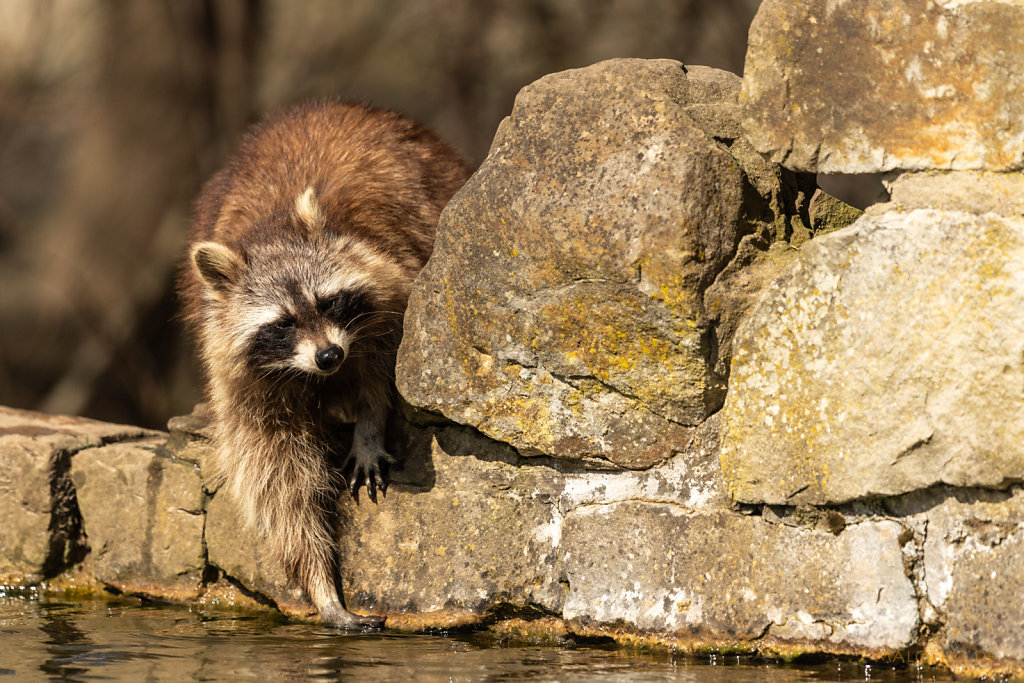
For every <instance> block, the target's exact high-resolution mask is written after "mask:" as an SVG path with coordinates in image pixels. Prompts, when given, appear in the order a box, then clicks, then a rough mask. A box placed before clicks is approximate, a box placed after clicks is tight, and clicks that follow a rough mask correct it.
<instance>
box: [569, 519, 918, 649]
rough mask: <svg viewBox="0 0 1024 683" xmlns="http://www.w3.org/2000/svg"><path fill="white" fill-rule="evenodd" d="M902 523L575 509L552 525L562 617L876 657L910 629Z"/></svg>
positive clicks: (904, 639) (913, 604)
mask: <svg viewBox="0 0 1024 683" xmlns="http://www.w3.org/2000/svg"><path fill="white" fill-rule="evenodd" d="M901 529H902V527H900V526H899V525H898V524H897V523H895V522H892V521H888V520H884V521H877V522H864V523H860V524H856V525H853V526H850V527H847V528H845V529H844V530H843V531H842V533H840V534H838V535H833V534H832V533H830V532H828V531H826V530H815V529H801V528H797V527H790V526H786V525H782V524H772V523H769V522H768V521H766V520H765V519H763V518H762V517H752V516H743V515H738V514H736V513H733V512H727V511H722V510H720V511H705V512H702V513H699V514H693V513H688V512H687V511H686V510H685V509H684V508H681V507H679V506H676V505H671V504H652V503H646V502H635V501H626V502H622V503H618V504H612V505H600V506H593V507H588V508H583V509H581V510H579V511H578V512H577V513H576V514H573V515H571V516H569V517H567V518H566V524H565V526H564V529H563V533H562V553H563V554H564V558H565V559H564V565H565V572H566V578H567V582H568V584H569V595H568V597H567V598H566V604H565V609H564V616H565V618H567V619H571V620H575V621H581V622H583V623H584V624H586V623H588V622H596V623H611V622H615V621H616V620H622V621H623V622H625V623H626V624H629V625H631V626H634V627H636V628H637V629H639V630H641V631H653V632H668V633H672V634H676V635H677V636H680V637H682V638H684V639H686V638H692V639H694V640H697V641H701V640H705V639H706V640H712V641H714V640H716V639H717V640H721V638H722V636H723V635H727V636H728V637H731V638H734V639H735V641H736V644H737V645H739V644H741V643H745V642H746V643H749V642H752V641H758V640H761V641H762V643H763V645H767V647H768V648H769V649H770V648H771V647H773V646H774V647H785V646H787V645H788V646H792V644H794V643H800V644H810V643H817V644H818V645H817V647H821V646H822V644H825V643H827V644H828V647H829V649H830V650H831V651H833V652H870V653H874V654H876V656H877V654H878V653H880V652H886V651H891V650H893V649H899V648H904V647H908V646H909V645H911V644H912V643H913V642H914V641H915V640H916V636H917V626H918V609H917V601H916V598H915V595H914V589H913V585H912V584H911V582H910V580H909V579H908V578H907V577H906V575H905V574H904V569H903V555H902V553H901V550H900V545H901V544H900V540H899V538H900V531H901ZM865 558H870V561H865ZM868 615H870V616H868Z"/></svg>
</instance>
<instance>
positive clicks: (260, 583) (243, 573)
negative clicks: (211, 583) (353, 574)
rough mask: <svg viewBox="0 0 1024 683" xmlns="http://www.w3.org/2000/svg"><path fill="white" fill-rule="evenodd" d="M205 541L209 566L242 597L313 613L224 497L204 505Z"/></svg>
mask: <svg viewBox="0 0 1024 683" xmlns="http://www.w3.org/2000/svg"><path fill="white" fill-rule="evenodd" d="M203 448H205V447H203ZM205 540H206V549H207V557H208V560H209V562H210V565H211V566H213V567H216V568H217V569H219V570H220V571H221V572H222V574H223V575H225V578H226V579H227V580H228V581H229V582H231V583H232V584H233V585H235V586H237V587H239V588H241V589H242V590H243V592H244V593H245V594H246V595H249V596H252V597H253V598H254V599H255V600H256V601H257V602H260V603H262V604H269V605H273V606H274V607H276V608H278V609H280V610H281V611H282V612H284V613H285V614H289V615H292V616H298V617H312V616H314V615H315V614H316V609H315V608H314V607H313V605H312V603H310V602H309V600H308V599H307V598H306V596H305V595H304V594H303V592H302V589H301V588H299V587H298V586H297V585H296V584H295V583H293V582H292V581H290V580H289V579H288V577H287V576H286V575H285V573H284V569H283V568H282V567H281V566H280V565H279V564H278V563H277V562H276V561H275V560H274V559H273V557H271V556H270V554H269V552H268V551H267V550H266V548H265V547H264V546H263V545H262V544H261V542H260V539H259V538H258V537H257V536H256V534H254V533H252V532H251V531H250V530H249V529H247V528H246V527H245V526H244V525H243V524H242V521H241V519H240V518H239V516H238V514H237V512H236V509H235V506H234V505H233V504H232V503H231V501H230V500H228V497H227V496H214V498H213V499H212V500H211V501H210V503H209V505H208V506H207V510H206V535H205Z"/></svg>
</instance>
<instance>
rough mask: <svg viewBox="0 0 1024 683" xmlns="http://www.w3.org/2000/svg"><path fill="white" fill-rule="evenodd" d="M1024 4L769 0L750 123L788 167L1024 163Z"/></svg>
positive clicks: (753, 63) (759, 20)
mask: <svg viewBox="0 0 1024 683" xmlns="http://www.w3.org/2000/svg"><path fill="white" fill-rule="evenodd" d="M1021 36H1024V8H1022V7H1021V5H1020V3H1017V2H997V1H972V2H960V1H957V0H936V1H933V0H766V1H765V2H764V3H762V4H761V7H760V9H759V10H758V13H757V16H756V17H755V19H754V22H753V24H752V25H751V27H750V37H749V44H748V47H747V60H746V65H745V68H744V80H743V92H742V94H741V101H742V102H743V114H744V127H745V129H746V130H747V132H748V134H749V136H750V140H751V141H752V142H753V144H754V146H755V147H756V148H757V149H758V150H760V151H762V152H769V153H771V154H772V159H773V160H774V161H776V162H779V163H781V164H783V165H784V166H786V167H787V168H790V169H794V170H800V171H818V172H823V173H870V172H875V171H889V170H893V169H904V170H927V169H950V170H981V169H985V170H990V171H1008V170H1019V169H1021V168H1024V53H1022V52H1021V50H1020V41H1021Z"/></svg>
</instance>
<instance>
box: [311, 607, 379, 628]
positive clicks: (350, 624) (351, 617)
mask: <svg viewBox="0 0 1024 683" xmlns="http://www.w3.org/2000/svg"><path fill="white" fill-rule="evenodd" d="M320 617H321V618H322V619H323V620H324V623H325V624H327V625H328V626H334V627H335V628H344V629H363V630H366V629H377V628H382V627H383V626H384V617H376V616H372V615H370V616H362V615H360V614H355V613H354V612H349V611H348V610H347V609H345V608H344V607H342V606H341V605H331V606H329V607H325V608H324V609H322V610H321V611H320Z"/></svg>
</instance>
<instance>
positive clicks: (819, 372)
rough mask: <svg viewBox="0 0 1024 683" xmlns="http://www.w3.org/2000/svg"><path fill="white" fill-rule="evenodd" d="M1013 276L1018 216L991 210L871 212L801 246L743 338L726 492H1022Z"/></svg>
mask: <svg viewBox="0 0 1024 683" xmlns="http://www.w3.org/2000/svg"><path fill="white" fill-rule="evenodd" d="M888 206H890V209H891V205H888ZM1021 272H1024V221H1022V220H1020V219H1019V218H1005V217H1001V216H999V215H997V214H994V213H987V214H981V215H977V214H974V213H968V212H966V211H939V210H933V209H918V208H913V209H911V210H907V211H896V210H889V211H887V212H885V211H884V210H883V209H881V208H880V210H879V212H878V213H877V214H876V215H870V216H865V217H863V218H861V219H860V220H859V221H858V222H857V223H855V224H854V225H853V226H851V227H849V228H846V229H844V230H841V231H838V232H835V233H832V234H830V235H826V236H823V237H821V238H819V239H816V240H814V241H812V242H811V243H810V244H808V245H807V246H806V247H805V248H804V249H803V250H801V253H800V256H799V258H798V261H797V264H796V265H795V266H794V267H793V269H792V270H791V272H790V273H789V274H788V275H787V277H786V278H785V279H783V280H780V281H779V282H778V283H777V284H776V286H775V287H774V288H773V289H772V290H771V291H770V292H769V293H768V294H766V296H765V297H764V298H763V299H762V300H761V302H760V303H759V304H758V305H757V306H756V307H755V308H754V309H753V310H752V311H751V312H750V313H749V314H748V316H747V318H746V319H745V321H744V322H743V324H742V325H741V330H740V331H739V333H738V335H737V338H736V343H737V350H736V351H735V353H734V355H733V368H732V377H731V383H730V389H729V397H728V399H727V401H726V404H725V408H724V410H723V418H722V419H723V431H724V435H723V447H722V468H723V471H724V474H725V478H726V482H727V484H728V487H729V490H730V492H731V493H732V494H733V495H734V496H735V498H736V499H737V500H739V501H744V502H766V503H772V504H787V505H796V504H802V503H811V504H826V503H840V502H844V501H849V500H853V499H857V498H864V497H868V496H884V495H893V494H899V493H904V492H908V491H913V490H915V489H920V488H926V487H929V486H933V485H935V484H940V483H946V484H951V485H955V486H990V487H1001V486H1006V485H1007V484H1009V483H1011V482H1013V481H1019V480H1020V479H1021V478H1022V476H1024V475H1022V473H1024V451H1022V450H1021V448H1020V444H1021V443H1024V393H1022V392H1021V387H1022V386H1024V318H1022V317H1021V315H1020V311H1022V310H1024V280H1022V279H1021V278H1020V273H1021Z"/></svg>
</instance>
